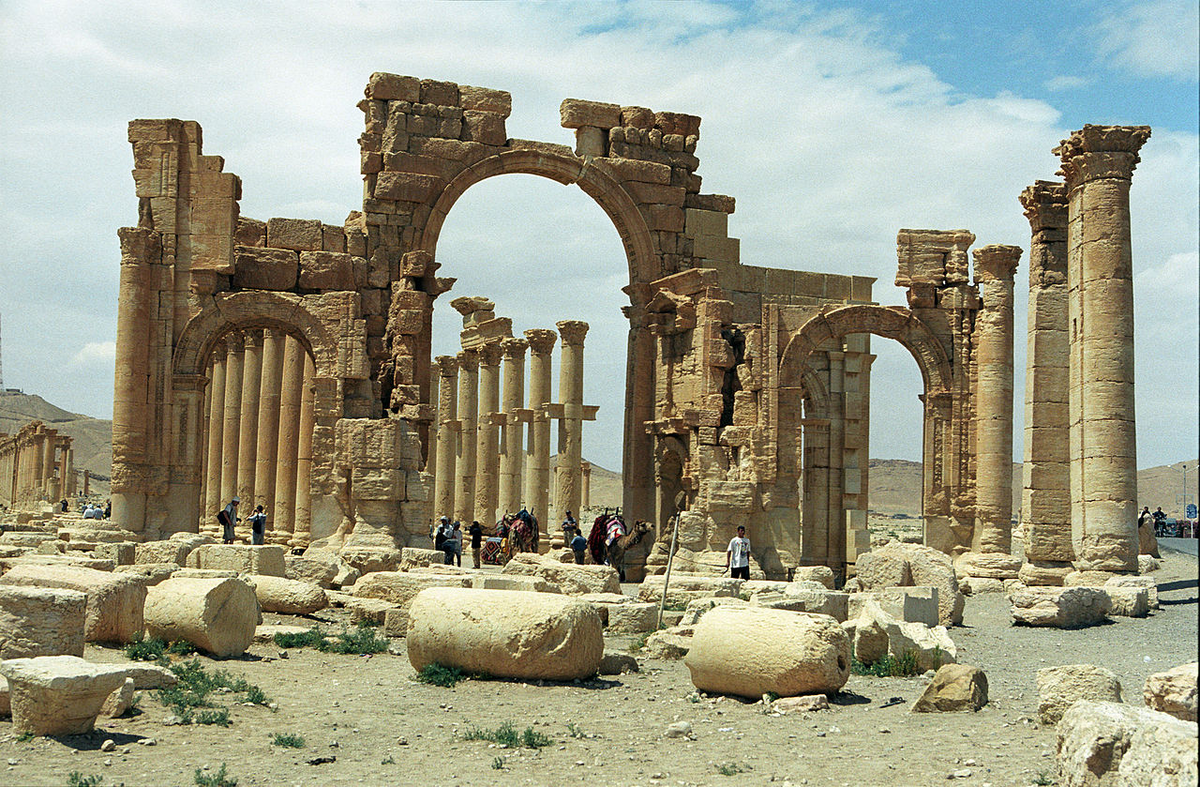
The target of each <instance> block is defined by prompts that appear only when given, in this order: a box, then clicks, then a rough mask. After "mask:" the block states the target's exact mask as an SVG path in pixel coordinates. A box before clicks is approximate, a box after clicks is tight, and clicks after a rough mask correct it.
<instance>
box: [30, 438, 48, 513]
mask: <svg viewBox="0 0 1200 787" xmlns="http://www.w3.org/2000/svg"><path fill="white" fill-rule="evenodd" d="M29 453H30V459H31V460H32V461H31V462H30V467H31V468H32V470H31V472H30V474H29V498H28V499H29V500H30V501H34V500H39V499H41V497H42V490H43V488H44V487H45V484H46V470H45V467H46V434H45V432H42V431H39V432H37V433H36V434H34V436H33V445H31V446H30V447H29Z"/></svg>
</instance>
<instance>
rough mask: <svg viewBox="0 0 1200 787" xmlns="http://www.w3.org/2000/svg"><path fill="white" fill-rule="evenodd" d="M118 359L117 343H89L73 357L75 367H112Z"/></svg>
mask: <svg viewBox="0 0 1200 787" xmlns="http://www.w3.org/2000/svg"><path fill="white" fill-rule="evenodd" d="M116 358H117V343H116V342H112V341H108V342H88V343H87V344H85V345H83V347H81V348H80V349H79V352H77V353H75V355H73V356H72V357H71V365H73V366H92V365H96V366H104V365H108V366H111V365H112V364H113V363H114V362H115V361H116Z"/></svg>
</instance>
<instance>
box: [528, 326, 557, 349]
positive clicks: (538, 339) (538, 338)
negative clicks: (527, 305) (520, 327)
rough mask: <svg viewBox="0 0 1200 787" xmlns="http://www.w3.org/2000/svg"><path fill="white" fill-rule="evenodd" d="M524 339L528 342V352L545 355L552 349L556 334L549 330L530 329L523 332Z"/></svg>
mask: <svg viewBox="0 0 1200 787" xmlns="http://www.w3.org/2000/svg"><path fill="white" fill-rule="evenodd" d="M525 339H526V340H527V341H528V342H529V351H530V352H532V353H533V354H534V355H545V354H546V353H548V352H550V351H551V350H553V349H554V343H555V342H556V341H558V334H556V333H555V332H554V331H552V330H550V329H549V328H530V329H529V330H527V331H525Z"/></svg>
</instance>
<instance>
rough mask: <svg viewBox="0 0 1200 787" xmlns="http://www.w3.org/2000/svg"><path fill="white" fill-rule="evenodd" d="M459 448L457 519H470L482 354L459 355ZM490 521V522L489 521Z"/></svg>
mask: <svg viewBox="0 0 1200 787" xmlns="http://www.w3.org/2000/svg"><path fill="white" fill-rule="evenodd" d="M458 369H459V373H458V450H457V452H456V453H455V457H454V466H455V468H456V472H457V473H458V476H457V483H456V484H455V487H454V518H455V519H457V520H459V521H460V522H471V521H472V520H474V519H475V518H476V517H475V443H476V437H477V434H476V431H475V430H476V417H477V416H478V413H479V353H477V352H476V351H475V350H463V351H462V352H460V353H459V354H458ZM486 524H490V523H486Z"/></svg>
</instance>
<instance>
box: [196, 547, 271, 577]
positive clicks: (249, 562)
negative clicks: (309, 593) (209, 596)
mask: <svg viewBox="0 0 1200 787" xmlns="http://www.w3.org/2000/svg"><path fill="white" fill-rule="evenodd" d="M187 565H188V567H189V568H204V569H216V570H217V571H236V572H237V573H239V574H263V575H266V576H269V577H282V576H284V574H285V572H286V571H287V565H286V564H285V563H284V560H283V547H281V546H277V545H275V544H268V545H263V546H246V545H245V544H205V545H203V546H199V547H197V548H196V549H194V550H193V551H192V552H191V554H189V555H188V557H187Z"/></svg>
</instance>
